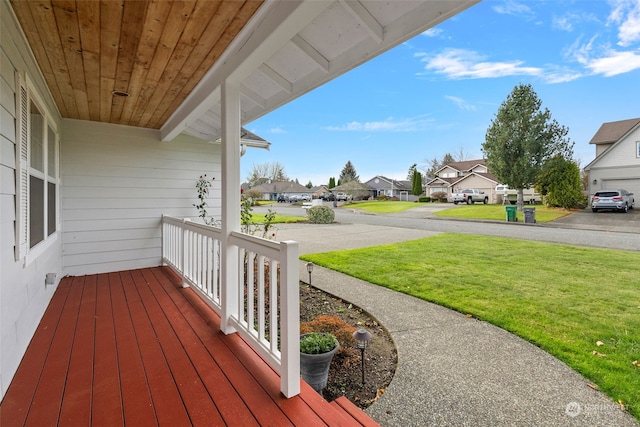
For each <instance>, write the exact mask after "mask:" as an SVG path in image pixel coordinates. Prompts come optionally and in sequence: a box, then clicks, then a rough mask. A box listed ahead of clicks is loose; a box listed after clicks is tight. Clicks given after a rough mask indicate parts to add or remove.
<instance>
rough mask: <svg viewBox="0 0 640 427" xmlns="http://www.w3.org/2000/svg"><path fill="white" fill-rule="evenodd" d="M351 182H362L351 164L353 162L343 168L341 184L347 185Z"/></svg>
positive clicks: (348, 162)
mask: <svg viewBox="0 0 640 427" xmlns="http://www.w3.org/2000/svg"><path fill="white" fill-rule="evenodd" d="M349 181H356V182H360V177H359V176H358V174H357V173H356V168H354V167H353V164H351V160H349V161H347V164H345V165H344V168H342V172H340V182H341V183H342V184H346V183H347V182H349Z"/></svg>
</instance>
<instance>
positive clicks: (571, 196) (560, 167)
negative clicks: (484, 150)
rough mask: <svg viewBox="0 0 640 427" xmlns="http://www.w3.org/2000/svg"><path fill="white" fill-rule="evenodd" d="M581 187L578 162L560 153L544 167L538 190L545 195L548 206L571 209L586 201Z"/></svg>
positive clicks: (537, 186) (539, 178)
mask: <svg viewBox="0 0 640 427" xmlns="http://www.w3.org/2000/svg"><path fill="white" fill-rule="evenodd" d="M581 187H582V180H581V177H580V168H579V167H578V165H577V164H576V162H574V161H572V160H567V159H565V158H564V157H562V156H561V155H559V154H558V155H556V156H554V157H553V158H551V159H550V160H549V161H547V162H546V163H545V165H544V166H543V167H542V172H541V173H540V175H539V176H538V183H537V185H536V190H537V191H538V193H540V194H542V195H543V196H545V197H544V202H545V204H546V205H547V206H556V207H561V208H565V209H570V208H574V207H576V206H579V205H580V204H581V203H582V202H583V201H584V196H583V195H582V190H581Z"/></svg>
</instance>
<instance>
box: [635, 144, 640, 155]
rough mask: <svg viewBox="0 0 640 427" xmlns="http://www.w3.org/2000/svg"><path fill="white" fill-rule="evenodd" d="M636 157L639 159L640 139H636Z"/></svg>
mask: <svg viewBox="0 0 640 427" xmlns="http://www.w3.org/2000/svg"><path fill="white" fill-rule="evenodd" d="M636 158H638V159H640V141H636Z"/></svg>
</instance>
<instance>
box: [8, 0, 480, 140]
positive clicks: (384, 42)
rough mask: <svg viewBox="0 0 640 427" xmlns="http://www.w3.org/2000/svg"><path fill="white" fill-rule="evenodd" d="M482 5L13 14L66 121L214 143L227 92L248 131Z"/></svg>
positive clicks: (367, 2) (144, 7)
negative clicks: (226, 86) (230, 89)
mask: <svg viewBox="0 0 640 427" xmlns="http://www.w3.org/2000/svg"><path fill="white" fill-rule="evenodd" d="M478 1H479V0H441V1H437V0H422V1H403V0H396V1H393V2H380V1H375V0H360V1H351V0H335V1H334V0H315V1H268V2H263V1H262V0H250V1H249V0H248V1H240V0H221V1H212V0H192V1H170V0H166V1H144V0H99V1H98V0H96V1H63V0H60V1H57V0H38V1H22V0H10V4H11V6H12V8H13V11H14V13H15V15H16V17H17V19H18V21H19V23H20V25H21V27H22V29H23V31H24V33H25V35H26V38H27V41H28V43H29V45H30V47H31V50H32V52H33V54H34V57H35V59H36V61H37V63H38V64H39V67H40V69H41V71H42V74H43V76H44V78H45V81H46V82H47V85H48V87H49V90H50V92H51V94H52V97H53V99H54V101H55V103H56V105H57V107H58V109H59V111H60V114H61V115H62V116H63V117H65V118H73V119H80V120H90V121H99V122H107V123H116V124H123V125H130V126H137V127H146V128H153V129H160V131H161V135H162V139H163V140H171V139H173V138H175V136H177V135H178V134H180V133H185V134H187V135H190V136H193V137H196V138H199V139H202V140H206V141H215V140H216V139H218V138H219V137H220V134H221V127H222V126H221V111H222V108H221V90H220V87H221V84H222V83H223V82H225V81H233V82H234V83H236V84H238V86H239V88H240V94H241V103H240V104H241V121H242V124H243V125H244V124H247V123H249V122H251V121H253V120H255V119H256V118H258V117H261V116H262V115H264V114H267V113H268V112H270V111H273V110H274V109H276V108H278V107H280V106H282V105H283V104H285V103H287V102H289V101H291V100H293V99H295V98H297V97H299V96H301V95H303V94H304V93H307V92H308V91H310V90H312V89H314V88H316V87H318V86H320V85H322V84H324V83H326V82H327V81H329V80H331V79H333V78H335V77H338V76H339V75H341V74H343V73H345V72H347V71H349V70H351V69H352V68H354V67H356V66H357V65H360V64H362V63H364V62H366V61H367V60H369V59H371V58H372V57H374V56H376V55H378V54H380V53H382V52H384V51H386V50H388V49H390V48H392V47H394V46H396V45H398V44H400V43H402V42H404V41H405V40H407V39H409V38H411V37H413V36H415V35H417V34H419V33H421V32H423V31H425V30H427V29H429V28H431V27H433V26H434V25H436V24H438V23H440V22H442V21H444V20H446V19H447V18H449V17H451V16H454V15H456V14H457V13H459V12H461V11H463V10H464V9H466V8H468V7H470V6H472V5H473V4H475V3H477V2H478ZM118 95H125V96H118ZM127 95H128V96H127Z"/></svg>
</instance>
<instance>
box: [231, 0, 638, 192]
mask: <svg viewBox="0 0 640 427" xmlns="http://www.w3.org/2000/svg"><path fill="white" fill-rule="evenodd" d="M519 83H525V84H527V83H530V84H531V85H532V86H533V88H534V90H535V91H536V93H537V94H538V97H539V98H540V99H541V100H542V107H543V108H548V109H549V110H550V111H551V114H552V117H553V118H554V119H556V120H557V121H558V122H559V123H560V124H561V125H564V126H566V127H568V128H569V137H570V138H571V139H572V140H573V141H574V142H575V148H574V157H575V159H576V160H577V161H578V162H579V164H580V165H581V167H584V166H586V165H587V164H588V163H589V162H590V161H591V160H593V158H594V156H595V148H594V147H593V146H592V145H589V140H590V139H591V137H592V136H593V135H594V133H595V132H596V131H597V129H598V127H599V126H600V125H601V124H602V123H604V122H610V121H616V120H624V119H629V118H634V117H640V0H611V1H605V0H575V1H560V0H548V1H545V0H537V1H498V0H486V1H484V2H481V3H479V4H477V5H475V6H472V7H471V8H470V9H467V10H466V11H464V12H462V13H461V14H459V15H457V16H455V17H454V18H452V19H449V20H447V21H445V22H443V23H442V24H440V25H438V26H436V27H434V28H432V29H430V30H429V31H427V32H425V33H423V34H421V35H419V36H417V37H415V38H413V39H411V40H409V41H407V42H405V43H403V44H402V45H399V46H397V47H396V48H394V49H392V50H391V51H388V52H386V53H385V54H383V55H381V56H379V57H377V58H374V59H373V60H371V61H369V62H368V63H366V64H363V65H362V66H360V67H358V68H356V69H354V70H352V71H351V72H349V73H347V74H345V75H343V76H341V77H339V78H338V79H336V80H333V81H332V82H329V83H328V84H326V85H324V86H322V87H320V88H318V89H316V90H314V91H312V92H310V93H308V94H306V95H304V96H303V97H301V98H299V99H297V100H296V101H294V102H291V103H289V104H288V105H286V106H284V107H282V108H280V109H278V110H277V111H274V112H272V113H270V114H268V115H266V116H264V117H262V118H260V119H258V120H255V121H254V122H252V123H249V124H248V125H247V126H246V127H247V129H249V130H251V131H252V132H254V133H256V134H258V135H260V136H261V137H263V138H265V139H267V140H269V141H270V142H271V143H272V146H271V150H270V151H265V150H260V149H250V150H248V152H247V154H245V156H244V157H243V158H242V160H241V162H242V163H241V167H242V170H241V179H242V180H244V179H245V178H246V177H247V175H248V174H249V172H250V171H251V170H252V167H253V165H254V164H262V163H266V162H270V163H272V162H279V163H280V164H282V165H283V166H284V168H285V172H286V174H287V175H288V176H289V178H291V179H298V180H299V182H300V183H301V184H303V185H304V184H306V183H307V182H309V181H311V182H312V183H313V184H314V185H320V184H327V183H328V181H329V177H332V176H333V177H335V178H336V180H337V179H338V176H339V175H340V172H341V171H342V168H343V167H344V165H345V163H346V162H347V161H351V162H352V163H353V165H354V167H355V169H356V172H357V173H358V175H359V176H360V180H361V181H366V180H368V179H370V178H372V177H374V176H375V175H384V176H387V177H390V178H395V179H405V177H406V175H407V171H408V169H409V167H410V166H411V165H412V164H413V163H417V164H418V168H419V170H421V169H423V166H425V165H426V164H427V162H428V161H429V160H430V159H433V158H442V156H443V155H444V154H445V153H447V152H450V153H452V154H454V155H455V154H456V153H460V152H463V153H464V154H465V155H466V157H467V158H468V159H475V158H481V157H482V151H481V145H482V143H483V141H484V136H485V133H486V130H487V128H488V127H489V126H490V124H491V120H492V119H493V118H494V116H495V114H496V112H497V110H498V108H499V107H500V104H501V103H502V102H503V101H504V100H505V99H506V97H507V95H508V94H509V93H510V92H511V90H512V89H513V88H514V86H516V85H517V84H519Z"/></svg>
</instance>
